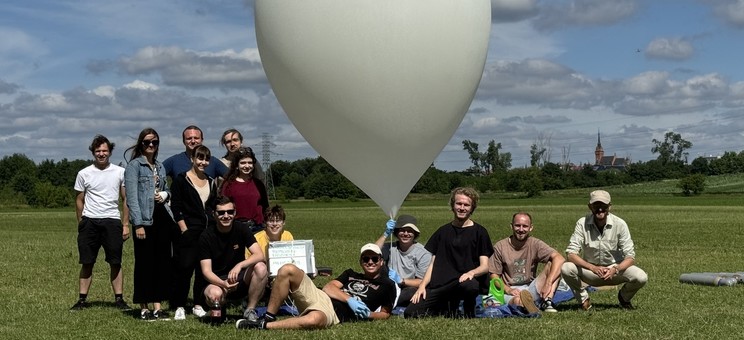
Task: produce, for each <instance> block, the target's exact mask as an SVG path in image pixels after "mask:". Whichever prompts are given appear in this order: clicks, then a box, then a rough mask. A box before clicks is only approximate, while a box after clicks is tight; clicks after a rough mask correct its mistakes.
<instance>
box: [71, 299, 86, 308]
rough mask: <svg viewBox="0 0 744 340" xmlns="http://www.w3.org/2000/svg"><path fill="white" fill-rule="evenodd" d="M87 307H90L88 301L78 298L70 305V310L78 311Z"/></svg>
mask: <svg viewBox="0 0 744 340" xmlns="http://www.w3.org/2000/svg"><path fill="white" fill-rule="evenodd" d="M88 307H90V305H88V302H86V301H85V300H78V301H77V302H75V304H74V305H72V307H71V308H70V311H79V310H83V309H86V308H88Z"/></svg>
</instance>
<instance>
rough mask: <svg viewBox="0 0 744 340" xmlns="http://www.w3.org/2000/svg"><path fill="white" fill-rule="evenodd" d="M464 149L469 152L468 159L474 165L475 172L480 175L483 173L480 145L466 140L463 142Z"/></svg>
mask: <svg viewBox="0 0 744 340" xmlns="http://www.w3.org/2000/svg"><path fill="white" fill-rule="evenodd" d="M462 148H463V150H465V151H467V153H468V158H470V162H471V163H473V167H472V170H473V172H476V173H480V172H481V171H482V170H481V160H482V159H483V154H481V153H480V152H479V151H478V143H476V142H473V141H470V140H468V139H466V140H464V141H462Z"/></svg>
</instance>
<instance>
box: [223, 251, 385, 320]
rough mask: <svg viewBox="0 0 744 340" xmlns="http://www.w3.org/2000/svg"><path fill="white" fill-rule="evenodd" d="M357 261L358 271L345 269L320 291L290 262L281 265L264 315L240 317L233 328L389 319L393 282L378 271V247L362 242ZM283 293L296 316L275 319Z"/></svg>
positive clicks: (379, 254)
mask: <svg viewBox="0 0 744 340" xmlns="http://www.w3.org/2000/svg"><path fill="white" fill-rule="evenodd" d="M359 264H360V265H361V266H362V273H357V272H355V271H353V270H352V269H347V270H346V271H344V272H343V273H342V274H341V275H340V276H339V277H337V278H336V279H335V280H331V281H330V282H328V283H327V284H326V285H325V286H324V287H323V290H320V289H318V288H316V287H315V285H314V284H313V282H312V280H311V279H310V278H309V277H308V276H307V275H305V272H303V271H302V270H301V269H300V268H298V267H297V266H295V265H294V264H291V263H288V264H285V265H283V266H282V267H281V268H279V272H278V274H277V277H276V279H275V280H274V284H273V288H272V290H271V297H269V304H268V306H267V308H266V314H265V315H264V316H262V317H261V318H259V319H258V321H250V320H247V319H240V320H238V321H237V322H236V323H235V327H236V328H238V329H246V328H257V329H313V328H328V327H331V326H333V325H335V324H338V323H339V322H346V321H356V320H380V319H387V318H389V317H390V312H391V311H392V309H393V302H394V301H395V284H394V283H393V281H390V279H389V278H388V277H387V275H385V274H384V273H383V272H382V268H383V266H384V264H385V261H384V260H383V259H382V251H381V250H380V247H378V246H377V245H375V244H372V243H368V244H365V245H364V246H363V247H362V250H361V255H360V257H359ZM287 296H289V297H291V298H292V300H294V303H295V305H296V306H297V310H299V311H300V316H298V317H290V318H286V319H282V320H277V319H276V313H278V312H279V307H280V306H281V305H282V303H283V302H284V300H285V299H286V298H287ZM378 308H379V311H377V310H378ZM373 311H374V312H373Z"/></svg>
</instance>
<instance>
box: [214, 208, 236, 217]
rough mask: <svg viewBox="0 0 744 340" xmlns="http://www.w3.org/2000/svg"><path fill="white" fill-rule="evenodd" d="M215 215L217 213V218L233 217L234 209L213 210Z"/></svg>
mask: <svg viewBox="0 0 744 340" xmlns="http://www.w3.org/2000/svg"><path fill="white" fill-rule="evenodd" d="M215 213H217V216H222V215H225V214H227V215H235V209H228V210H215Z"/></svg>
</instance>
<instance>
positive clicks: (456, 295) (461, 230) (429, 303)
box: [403, 188, 493, 318]
mask: <svg viewBox="0 0 744 340" xmlns="http://www.w3.org/2000/svg"><path fill="white" fill-rule="evenodd" d="M478 198H479V195H478V192H477V191H475V189H473V188H456V189H455V190H452V193H451V195H450V209H451V210H452V213H453V214H454V219H453V220H452V221H451V222H448V223H447V224H445V225H443V226H441V227H440V228H439V229H438V230H437V231H436V232H435V233H434V235H432V236H431V238H429V241H428V242H426V250H428V251H429V252H430V253H431V254H432V257H431V262H430V263H429V268H428V269H427V270H426V275H424V279H423V280H422V282H421V284H420V285H419V287H418V290H416V293H414V294H413V298H411V304H410V305H408V307H407V308H406V311H405V312H404V314H403V315H404V316H405V317H406V318H418V317H422V316H438V315H444V316H449V317H456V316H457V311H458V307H459V302H460V300H462V302H463V311H464V314H465V315H464V316H465V317H466V318H473V317H475V298H476V297H477V296H478V294H481V293H485V292H486V291H487V290H488V275H487V274H488V257H490V256H491V254H493V246H492V245H491V238H490V237H489V236H488V231H487V230H486V228H484V227H483V226H482V225H480V224H478V223H476V222H474V221H473V220H471V219H470V217H471V215H472V214H473V212H475V208H477V207H478Z"/></svg>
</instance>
